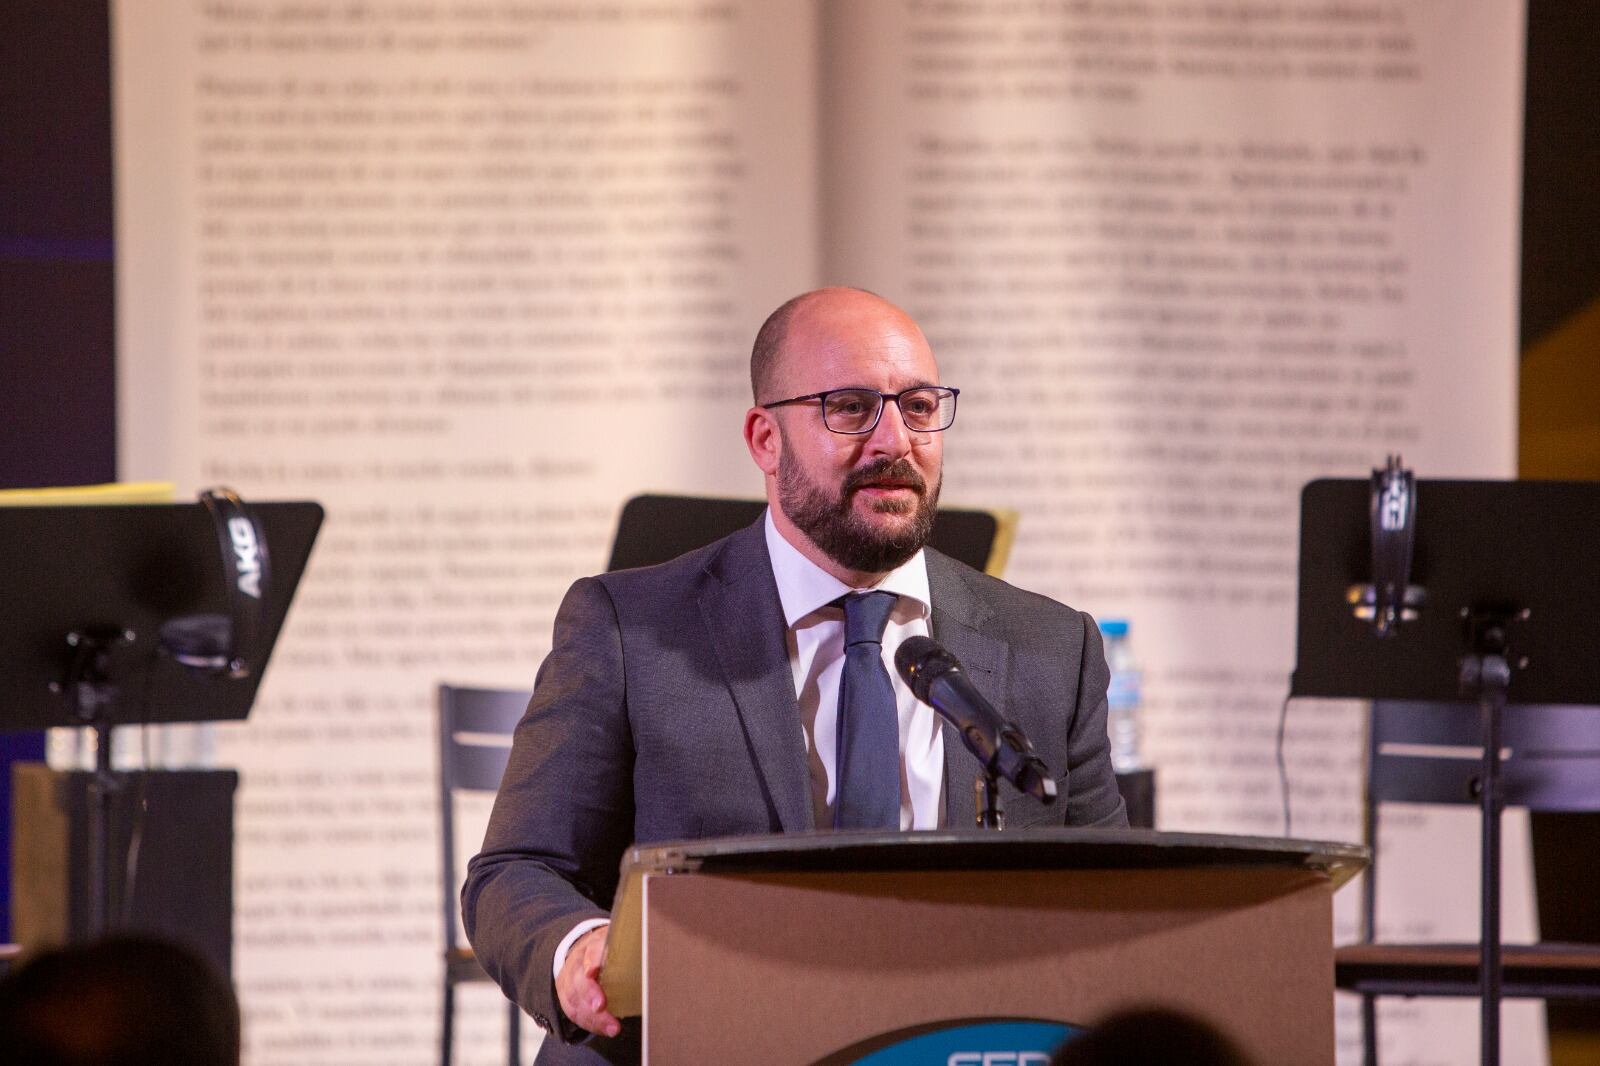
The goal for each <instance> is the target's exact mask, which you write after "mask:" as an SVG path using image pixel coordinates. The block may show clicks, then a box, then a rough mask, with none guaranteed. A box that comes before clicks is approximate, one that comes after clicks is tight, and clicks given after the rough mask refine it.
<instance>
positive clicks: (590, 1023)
mask: <svg viewBox="0 0 1600 1066" xmlns="http://www.w3.org/2000/svg"><path fill="white" fill-rule="evenodd" d="M610 929H611V927H610V926H609V925H602V926H600V927H599V928H598V929H591V930H589V931H588V932H587V933H584V934H583V935H582V936H580V937H579V938H578V939H577V940H576V941H574V942H573V944H572V950H571V951H569V952H567V959H566V961H565V962H563V963H562V964H561V973H560V974H559V975H558V976H557V977H556V998H557V999H559V1000H560V1001H561V1009H562V1011H563V1012H565V1014H566V1016H567V1017H568V1018H569V1019H570V1020H571V1021H572V1023H573V1024H574V1025H577V1026H579V1027H580V1028H583V1029H587V1030H588V1031H589V1032H591V1033H598V1034H599V1035H601V1036H616V1035H617V1034H618V1033H620V1032H622V1023H621V1022H619V1021H617V1019H616V1018H614V1017H612V1016H611V1014H610V1013H609V1012H608V1011H607V1010H606V994H605V993H604V992H602V991H601V990H600V963H601V962H602V961H603V960H604V959H605V956H606V933H607V932H609V931H610Z"/></svg>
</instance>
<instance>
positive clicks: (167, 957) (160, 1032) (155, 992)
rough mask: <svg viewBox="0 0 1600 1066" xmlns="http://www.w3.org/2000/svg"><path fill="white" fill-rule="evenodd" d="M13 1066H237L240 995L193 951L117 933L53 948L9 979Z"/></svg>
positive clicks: (5, 993) (5, 992)
mask: <svg viewBox="0 0 1600 1066" xmlns="http://www.w3.org/2000/svg"><path fill="white" fill-rule="evenodd" d="M0 1033H4V1034H5V1036H4V1038H3V1040H4V1051H3V1052H0V1058H4V1060H5V1061H6V1062H8V1063H11V1064H14V1066H89V1064H91V1063H92V1064H93V1066H135V1064H138V1066H238V1063H239V1004H238V1001H237V1000H235V999H234V995H233V990H232V988H230V987H229V986H228V983H227V982H226V981H224V980H223V979H222V977H221V976H219V975H218V974H217V972H216V971H215V970H214V969H213V968H212V967H211V966H210V965H209V964H207V963H206V961H205V960H204V959H201V958H200V957H199V956H197V955H195V954H194V953H193V952H192V951H190V950H189V949H187V948H184V947H180V946H178V945H176V944H172V943H169V942H167V941H163V940H157V939H153V938H148V937H115V938H111V939H107V940H101V941H97V942H95V943H92V944H81V945H75V946H72V947H66V948H57V949H53V950H50V951H46V952H44V953H42V954H40V955H37V956H35V957H34V958H32V959H30V960H28V961H27V962H24V963H23V964H22V965H21V966H20V967H19V968H18V969H16V970H15V971H13V972H12V973H10V974H8V975H7V976H6V977H4V978H3V979H0Z"/></svg>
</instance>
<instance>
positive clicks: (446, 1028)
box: [439, 973, 456, 1066]
mask: <svg viewBox="0 0 1600 1066" xmlns="http://www.w3.org/2000/svg"><path fill="white" fill-rule="evenodd" d="M455 1018H456V986H455V983H454V982H453V981H451V980H450V975H449V974H448V973H446V974H445V975H444V1021H443V1023H442V1024H441V1025H440V1026H439V1031H440V1037H439V1066H450V1056H451V1052H452V1051H453V1050H454V1047H453V1044H452V1037H453V1035H454V1034H453V1032H452V1030H453V1029H454V1027H455Z"/></svg>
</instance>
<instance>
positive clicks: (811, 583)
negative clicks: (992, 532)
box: [766, 507, 932, 629]
mask: <svg viewBox="0 0 1600 1066" xmlns="http://www.w3.org/2000/svg"><path fill="white" fill-rule="evenodd" d="M766 532H767V555H768V556H769V557H770V558H771V559H772V576H773V578H774V579H776V581H777V583H778V599H779V600H780V601H782V603H783V620H784V622H785V624H787V625H788V626H789V627H790V628H791V629H792V628H793V627H794V625H795V623H796V622H798V621H800V619H802V618H804V617H805V616H806V615H808V614H810V613H811V612H812V611H815V610H816V609H817V608H819V607H826V606H827V605H828V604H830V603H832V602H833V601H834V600H836V599H838V598H839V597H840V596H843V595H845V594H846V593H849V592H854V591H856V590H855V589H852V588H851V587H850V586H849V585H846V584H845V583H844V582H842V581H840V580H839V579H838V578H836V577H834V576H833V575H832V574H830V573H828V572H827V571H826V570H824V569H822V568H821V567H820V566H818V565H817V564H816V563H814V562H812V561H811V560H810V559H807V558H806V557H805V556H804V555H801V554H800V549H798V548H796V547H795V546H794V545H793V544H790V543H789V542H788V541H787V540H786V539H784V536H783V534H782V533H780V532H778V527H777V525H776V523H774V522H773V520H772V508H770V507H769V508H767V511H766ZM873 587H874V588H877V589H879V590H881V591H884V592H893V593H894V594H895V595H897V596H899V597H901V603H902V604H904V603H906V601H907V600H910V601H911V602H912V603H914V604H915V606H916V607H917V608H918V610H919V611H920V613H921V614H922V616H923V617H924V618H926V617H928V614H929V612H930V610H931V604H932V600H931V597H930V596H929V593H928V560H927V558H926V557H925V556H924V555H923V552H922V550H921V549H918V550H917V554H915V555H913V556H912V557H911V558H910V559H907V560H906V561H905V562H904V563H902V564H901V565H900V566H898V567H896V568H895V569H893V570H891V571H889V573H888V575H887V576H886V577H884V579H883V580H882V581H880V582H878V584H877V585H875V586H873Z"/></svg>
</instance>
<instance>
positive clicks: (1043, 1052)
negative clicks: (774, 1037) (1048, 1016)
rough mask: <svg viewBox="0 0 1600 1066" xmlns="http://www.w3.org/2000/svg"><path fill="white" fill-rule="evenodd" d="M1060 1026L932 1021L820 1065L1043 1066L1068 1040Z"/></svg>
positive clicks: (1069, 1032)
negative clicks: (929, 1023)
mask: <svg viewBox="0 0 1600 1066" xmlns="http://www.w3.org/2000/svg"><path fill="white" fill-rule="evenodd" d="M1081 1031H1082V1030H1080V1029H1079V1028H1077V1027H1076V1026H1071V1025H1065V1024H1063V1023H1061V1022H1043V1021H1029V1020H1010V1021H980V1020H973V1019H966V1020H962V1021H950V1022H935V1023H933V1024H931V1025H916V1026H912V1027H910V1028H908V1029H900V1030H897V1031H895V1032H892V1033H883V1034H881V1035H879V1036H875V1037H873V1038H871V1039H870V1040H863V1041H862V1042H861V1043H859V1044H856V1045H854V1046H853V1047H849V1048H846V1049H845V1050H843V1051H840V1052H838V1053H836V1054H833V1055H829V1056H828V1057H827V1058H825V1059H823V1060H822V1064H823V1066H1047V1064H1048V1063H1049V1062H1050V1056H1051V1055H1052V1054H1054V1053H1055V1050H1056V1048H1058V1047H1060V1046H1061V1045H1062V1044H1063V1043H1064V1042H1065V1041H1066V1040H1067V1039H1068V1038H1069V1037H1072V1036H1076V1035H1077V1034H1078V1033H1079V1032H1081Z"/></svg>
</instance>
